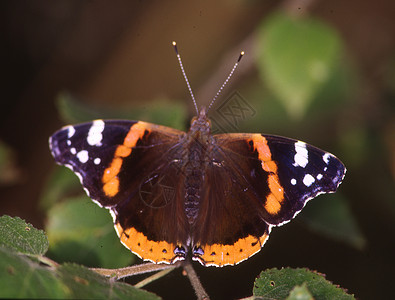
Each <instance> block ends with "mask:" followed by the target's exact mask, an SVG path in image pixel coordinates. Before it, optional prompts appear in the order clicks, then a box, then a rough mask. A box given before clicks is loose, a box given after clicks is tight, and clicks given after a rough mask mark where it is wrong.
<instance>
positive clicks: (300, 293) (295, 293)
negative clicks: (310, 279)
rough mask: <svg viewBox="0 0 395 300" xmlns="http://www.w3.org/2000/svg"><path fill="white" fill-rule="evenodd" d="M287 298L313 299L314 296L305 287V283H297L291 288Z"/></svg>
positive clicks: (290, 299) (297, 299) (298, 299)
mask: <svg viewBox="0 0 395 300" xmlns="http://www.w3.org/2000/svg"><path fill="white" fill-rule="evenodd" d="M287 300H314V297H313V295H312V294H311V293H310V291H309V289H308V288H307V286H306V283H303V284H302V285H300V286H299V285H297V286H295V287H294V288H293V289H292V291H291V293H289V296H288V297H287Z"/></svg>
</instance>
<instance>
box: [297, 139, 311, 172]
mask: <svg viewBox="0 0 395 300" xmlns="http://www.w3.org/2000/svg"><path fill="white" fill-rule="evenodd" d="M295 151H296V154H295V156H294V160H295V162H294V164H293V165H294V166H295V167H302V168H305V167H306V166H307V164H308V162H309V154H308V151H307V148H306V143H304V142H301V141H298V142H296V143H295Z"/></svg>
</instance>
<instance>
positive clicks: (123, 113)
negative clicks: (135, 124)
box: [57, 92, 186, 129]
mask: <svg viewBox="0 0 395 300" xmlns="http://www.w3.org/2000/svg"><path fill="white" fill-rule="evenodd" d="M57 106H58V110H59V112H60V115H61V116H62V119H63V120H65V122H66V123H80V122H87V121H91V120H94V119H100V118H101V119H126V120H142V121H146V122H154V123H157V124H161V125H165V126H170V127H173V128H177V129H185V128H184V125H185V124H184V123H185V116H186V110H185V107H184V106H183V105H180V104H178V103H175V102H170V101H168V100H166V99H157V100H155V101H149V102H148V103H146V104H144V105H139V106H136V105H133V106H131V107H119V108H117V109H114V108H111V109H110V108H109V107H104V106H95V107H92V106H88V105H86V104H83V103H82V102H80V101H78V100H77V99H76V98H74V97H73V96H72V95H71V94H69V93H67V92H63V93H60V94H59V96H58V99H57Z"/></svg>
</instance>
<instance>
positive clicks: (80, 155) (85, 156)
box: [77, 150, 89, 164]
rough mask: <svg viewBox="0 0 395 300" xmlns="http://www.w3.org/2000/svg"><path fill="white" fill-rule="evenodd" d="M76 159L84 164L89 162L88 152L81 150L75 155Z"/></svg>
mask: <svg viewBox="0 0 395 300" xmlns="http://www.w3.org/2000/svg"><path fill="white" fill-rule="evenodd" d="M77 158H78V159H79V161H80V162H81V163H83V164H84V163H86V162H87V161H88V160H89V155H88V151H86V150H81V151H80V152H78V153H77Z"/></svg>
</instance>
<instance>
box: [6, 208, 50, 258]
mask: <svg viewBox="0 0 395 300" xmlns="http://www.w3.org/2000/svg"><path fill="white" fill-rule="evenodd" d="M0 246H3V247H7V248H10V249H14V250H16V251H18V252H20V253H25V254H33V255H42V254H44V253H45V252H47V250H48V239H47V236H46V235H45V233H44V231H42V230H38V229H36V228H34V227H33V226H32V225H31V224H27V223H26V222H25V221H24V220H22V219H21V218H18V217H15V218H12V217H10V216H6V215H4V216H1V217H0Z"/></svg>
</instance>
